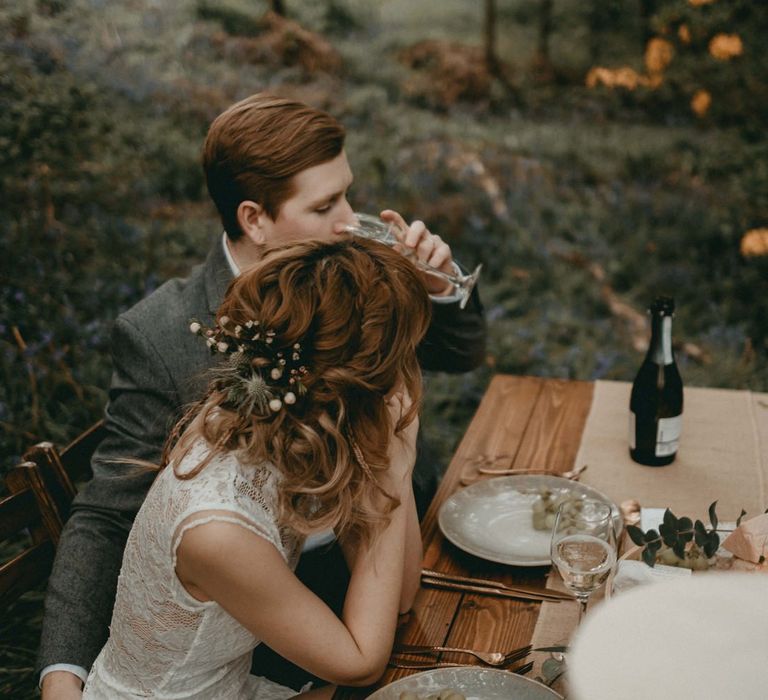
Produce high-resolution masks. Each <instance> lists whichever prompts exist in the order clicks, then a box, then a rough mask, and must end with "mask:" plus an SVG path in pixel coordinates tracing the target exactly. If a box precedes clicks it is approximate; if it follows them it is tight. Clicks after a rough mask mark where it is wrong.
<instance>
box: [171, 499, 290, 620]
mask: <svg viewBox="0 0 768 700" xmlns="http://www.w3.org/2000/svg"><path fill="white" fill-rule="evenodd" d="M211 522H226V523H232V524H234V525H239V526H240V527H242V528H244V529H245V530H248V531H249V532H252V533H254V534H255V535H258V536H259V537H261V538H263V539H265V540H266V541H267V542H269V543H270V544H271V545H272V546H273V547H275V549H277V551H278V552H279V553H280V555H281V556H282V557H283V559H285V560H286V561H287V558H286V555H285V552H284V551H283V548H282V546H281V543H280V539H279V535H278V531H277V528H276V527H275V526H274V524H272V527H269V526H268V525H267V524H266V523H256V522H254V521H252V520H249V519H248V518H246V517H245V516H244V515H243V514H242V513H239V512H238V511H236V510H204V511H198V512H196V513H193V514H192V515H190V516H188V517H186V518H184V520H182V522H181V523H179V525H178V526H177V527H176V529H175V531H174V533H173V539H172V545H171V558H172V568H173V572H174V577H175V579H176V583H177V584H178V586H179V587H180V588H181V590H183V591H184V592H185V593H186V595H187V596H191V593H189V591H187V590H186V587H185V586H184V584H183V583H182V582H181V581H180V580H179V578H178V574H176V557H177V552H178V549H179V545H180V544H181V540H182V538H183V537H184V534H185V533H186V532H188V531H189V530H191V529H192V528H194V527H197V526H199V525H205V524H206V523H211ZM192 599H193V600H194V601H195V602H196V603H197V604H198V605H199V604H200V603H201V601H199V600H197V599H196V598H194V597H192Z"/></svg>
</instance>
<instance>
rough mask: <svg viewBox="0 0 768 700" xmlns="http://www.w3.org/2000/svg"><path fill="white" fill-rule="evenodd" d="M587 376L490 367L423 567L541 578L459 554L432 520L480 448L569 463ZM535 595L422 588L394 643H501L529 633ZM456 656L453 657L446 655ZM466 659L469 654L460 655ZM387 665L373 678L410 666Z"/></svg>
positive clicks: (357, 694) (549, 465) (507, 464)
mask: <svg viewBox="0 0 768 700" xmlns="http://www.w3.org/2000/svg"><path fill="white" fill-rule="evenodd" d="M593 386H594V385H593V384H592V383H591V382H579V381H564V380H557V379H541V378H536V377H515V376H508V375H496V376H495V377H494V378H493V380H492V381H491V383H490V386H489V387H488V390H487V391H486V393H485V396H484V397H483V400H482V402H481V403H480V406H479V408H478V410H477V413H476V414H475V416H474V418H473V419H472V422H471V423H470V425H469V428H468V429H467V432H466V434H465V436H464V438H463V440H462V441H461V444H460V445H459V448H458V450H457V451H456V454H455V455H454V457H453V459H452V460H451V463H450V465H449V466H448V469H447V471H446V473H445V476H444V477H443V480H442V482H441V484H440V487H439V489H438V491H437V493H436V495H435V498H434V500H433V501H432V504H431V505H430V508H429V510H428V511H427V513H426V515H425V517H424V520H423V522H422V526H421V531H422V538H423V541H424V547H425V554H424V567H425V568H430V569H438V570H440V571H447V572H451V573H456V574H464V575H469V576H481V577H482V576H488V577H491V578H495V579H498V580H501V581H504V582H505V583H509V584H512V583H526V584H535V585H539V586H542V587H543V586H544V583H545V578H546V575H547V573H548V571H549V567H512V566H505V565H502V564H494V563H492V562H486V561H483V560H481V559H478V558H476V557H473V556H471V555H468V554H465V553H464V552H462V551H461V550H459V549H458V548H456V547H454V546H453V545H452V544H451V543H449V542H447V541H446V540H445V539H444V538H443V535H442V533H441V532H440V529H439V528H438V525H437V515H438V511H439V510H440V507H441V506H442V504H443V503H444V502H445V500H446V499H447V498H448V497H449V496H450V495H451V494H452V493H453V492H454V491H456V490H457V489H458V488H459V487H460V486H461V484H460V480H461V475H462V472H463V471H464V470H465V469H466V468H467V464H468V462H471V461H472V460H473V459H474V458H476V457H478V456H479V455H486V456H489V457H496V456H500V455H506V457H504V458H502V459H499V460H498V461H496V462H495V463H494V467H495V468H538V467H542V468H546V469H549V470H551V471H552V472H553V473H561V472H563V471H566V470H568V469H570V468H571V467H572V466H573V463H574V459H575V457H576V453H577V452H578V449H579V444H580V442H581V434H582V430H583V429H584V424H585V422H586V419H587V415H588V413H589V408H590V405H591V402H592V392H593ZM540 606H541V603H538V602H530V601H517V600H512V599H506V598H495V597H491V596H484V595H473V594H467V593H456V592H451V591H445V590H438V589H434V588H422V589H421V591H420V592H419V594H418V596H417V598H416V603H415V605H414V608H413V611H412V612H411V613H409V615H408V616H406V617H405V618H404V619H403V621H402V622H401V625H400V627H399V629H398V633H397V638H396V643H405V644H434V645H444V646H454V647H467V646H469V647H472V648H474V649H485V650H499V651H501V650H508V649H512V648H515V647H519V646H524V645H526V644H528V643H530V641H531V637H532V635H533V631H534V626H535V624H536V620H537V618H538V615H539V610H540ZM450 658H451V660H458V657H453V656H452V657H450ZM460 661H461V662H462V663H465V662H466V663H467V664H471V663H473V660H472V658H471V657H469V656H462V657H460ZM415 672H416V671H409V670H403V669H394V668H388V669H387V671H386V673H385V674H384V676H383V677H382V679H381V681H380V682H379V684H378V686H376V687H379V686H381V685H386V684H387V683H391V682H392V681H394V680H397V679H398V678H402V677H403V676H406V675H409V674H411V673H415ZM372 691H373V689H372V688H367V689H348V688H345V689H340V690H339V691H337V693H336V695H335V698H336V699H337V700H342V699H344V700H353V699H355V700H357V699H362V698H365V697H367V696H368V695H369V694H370V693H371V692H372Z"/></svg>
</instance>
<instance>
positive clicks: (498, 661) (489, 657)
mask: <svg viewBox="0 0 768 700" xmlns="http://www.w3.org/2000/svg"><path fill="white" fill-rule="evenodd" d="M530 651H531V645H530V644H529V645H528V646H525V647H519V648H518V649H512V650H511V651H508V652H507V653H506V654H502V653H501V652H500V651H476V650H475V649H461V648H458V647H441V646H413V645H410V644H401V645H399V646H398V647H397V648H396V649H395V652H394V653H395V654H398V655H399V654H440V653H449V654H470V655H471V656H474V657H475V658H476V659H478V660H480V661H482V662H483V663H484V664H487V665H488V666H509V665H510V664H511V663H514V662H515V661H520V659H524V658H525V657H526V656H528V654H529V653H530ZM459 665H461V664H459Z"/></svg>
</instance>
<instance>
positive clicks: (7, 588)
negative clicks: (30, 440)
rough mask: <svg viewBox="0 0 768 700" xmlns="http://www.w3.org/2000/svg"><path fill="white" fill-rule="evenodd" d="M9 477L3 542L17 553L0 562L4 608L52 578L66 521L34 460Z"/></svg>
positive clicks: (1, 512) (0, 520)
mask: <svg viewBox="0 0 768 700" xmlns="http://www.w3.org/2000/svg"><path fill="white" fill-rule="evenodd" d="M5 481H6V484H7V486H8V490H9V491H10V495H9V496H6V497H5V498H3V499H2V500H0V543H2V544H3V545H6V544H7V547H8V549H10V550H11V551H13V552H14V553H13V554H12V555H11V558H10V559H9V560H8V561H5V562H3V563H2V564H0V601H2V606H3V608H5V607H6V606H7V605H8V604H9V603H12V602H13V601H14V600H16V599H17V598H18V597H19V596H20V595H21V594H22V593H24V592H25V591H28V590H30V589H31V588H34V587H35V586H37V585H38V584H39V583H42V582H43V581H45V580H46V579H47V578H48V575H49V574H50V571H51V566H52V565H53V556H54V552H55V550H56V545H57V544H58V541H59V536H60V535H61V529H62V527H63V524H64V522H63V520H62V518H61V515H60V513H59V510H58V508H57V507H56V504H55V503H54V501H53V499H52V498H51V494H50V493H49V492H48V490H47V489H46V486H45V481H44V479H43V476H42V474H41V473H40V470H39V469H38V467H37V465H36V464H35V463H34V462H22V463H21V464H19V465H18V466H16V467H14V468H13V469H11V470H10V471H9V472H8V474H7V475H6V477H5ZM24 541H26V542H27V543H28V544H23V545H22V544H21V543H22V542H24ZM30 541H31V543H30ZM3 549H4V550H5V549H6V547H3ZM19 549H20V550H21V551H18V550H19Z"/></svg>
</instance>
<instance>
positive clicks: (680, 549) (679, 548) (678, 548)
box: [672, 540, 685, 559]
mask: <svg viewBox="0 0 768 700" xmlns="http://www.w3.org/2000/svg"><path fill="white" fill-rule="evenodd" d="M672 551H673V552H674V553H675V554H676V555H677V556H678V557H680V559H684V558H685V542H683V541H682V540H678V541H677V542H675V544H674V545H673V546H672Z"/></svg>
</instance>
